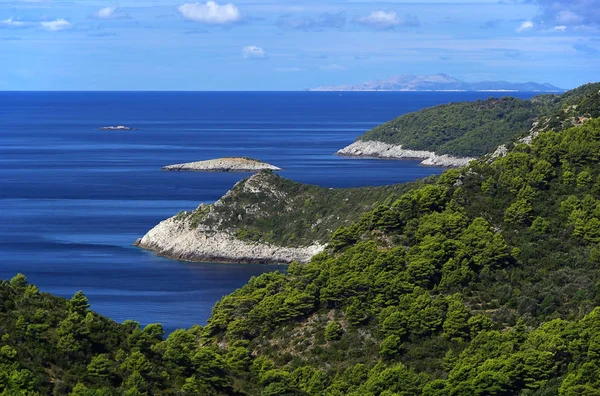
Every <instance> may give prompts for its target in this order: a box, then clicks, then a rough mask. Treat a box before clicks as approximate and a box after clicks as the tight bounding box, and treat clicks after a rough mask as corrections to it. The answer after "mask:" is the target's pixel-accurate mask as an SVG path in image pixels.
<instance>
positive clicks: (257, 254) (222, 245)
mask: <svg viewBox="0 0 600 396" xmlns="http://www.w3.org/2000/svg"><path fill="white" fill-rule="evenodd" d="M134 245H135V246H137V247H140V248H142V249H146V250H152V251H154V252H156V253H157V254H158V255H159V256H164V257H168V258H171V259H174V260H179V261H188V262H216V263H225V264H227V263H229V264H231V263H236V264H290V263H292V262H294V261H297V262H299V263H303V264H304V263H307V262H308V261H309V260H310V259H311V257H312V256H314V255H315V254H317V253H320V252H322V251H323V250H324V249H325V245H320V244H318V243H317V244H314V245H311V246H307V247H285V246H278V245H270V244H265V243H249V242H245V241H242V240H240V239H238V238H236V237H235V236H234V235H232V234H231V233H229V232H225V231H214V230H210V229H207V228H203V227H198V228H193V227H191V226H190V223H189V222H188V221H182V220H176V219H175V216H173V217H170V218H168V219H166V220H163V221H161V222H160V223H159V224H158V225H156V226H155V227H154V228H152V229H151V230H150V231H148V232H147V233H146V235H144V236H143V237H142V238H140V239H138V240H136V241H135V243H134Z"/></svg>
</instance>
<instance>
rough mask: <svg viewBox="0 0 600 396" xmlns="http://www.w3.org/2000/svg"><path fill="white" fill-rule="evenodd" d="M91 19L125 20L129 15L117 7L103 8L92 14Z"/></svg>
mask: <svg viewBox="0 0 600 396" xmlns="http://www.w3.org/2000/svg"><path fill="white" fill-rule="evenodd" d="M92 18H93V19H127V18H129V15H128V14H127V13H125V12H123V11H121V10H120V9H119V8H117V7H104V8H100V9H99V10H96V11H95V12H94V13H92Z"/></svg>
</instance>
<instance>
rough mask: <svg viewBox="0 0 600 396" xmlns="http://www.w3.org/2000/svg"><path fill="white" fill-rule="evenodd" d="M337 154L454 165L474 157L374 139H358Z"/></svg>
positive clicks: (462, 164)
mask: <svg viewBox="0 0 600 396" xmlns="http://www.w3.org/2000/svg"><path fill="white" fill-rule="evenodd" d="M336 154H337V155H343V156H349V157H372V158H388V159H420V160H422V161H421V165H426V166H442V167H454V166H464V165H467V164H468V163H469V162H471V161H473V160H474V159H475V158H472V157H453V156H451V155H447V154H442V155H438V154H436V153H434V152H433V151H425V150H410V149H404V148H402V146H401V145H393V144H388V143H383V142H378V141H375V140H358V141H356V142H354V143H352V144H351V145H349V146H346V147H344V148H343V149H341V150H339V151H338V152H337V153H336Z"/></svg>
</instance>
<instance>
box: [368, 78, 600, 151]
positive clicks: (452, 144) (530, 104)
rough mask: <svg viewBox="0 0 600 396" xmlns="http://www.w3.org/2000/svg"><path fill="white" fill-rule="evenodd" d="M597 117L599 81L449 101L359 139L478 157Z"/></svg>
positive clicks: (372, 131)
mask: <svg viewBox="0 0 600 396" xmlns="http://www.w3.org/2000/svg"><path fill="white" fill-rule="evenodd" d="M599 116H600V84H588V85H584V86H582V87H580V88H577V89H575V90H572V91H569V92H567V93H565V94H563V95H539V96H536V97H534V98H533V99H531V100H520V99H515V98H511V97H503V98H499V99H498V98H490V99H487V100H478V101H475V102H461V103H450V104H446V105H441V106H436V107H432V108H428V109H424V110H420V111H417V112H414V113H409V114H405V115H403V116H400V117H398V118H396V119H395V120H392V121H389V122H387V123H385V124H382V125H379V126H377V127H375V128H374V129H372V130H370V131H368V132H367V133H365V134H364V135H362V136H361V137H360V138H359V139H360V140H376V141H380V142H384V143H389V144H394V145H402V146H403V147H404V148H408V149H414V150H427V151H434V152H436V153H438V154H450V155H455V156H462V157H479V156H482V155H484V154H487V153H490V152H493V151H494V150H495V149H496V147H498V146H500V145H501V144H505V143H508V142H511V141H514V140H515V139H517V138H519V137H522V136H524V135H525V134H527V132H528V131H529V130H530V129H531V128H532V126H533V124H534V122H536V121H537V124H535V129H536V130H542V131H543V130H549V129H555V130H558V129H564V128H568V127H569V126H572V125H577V124H580V123H581V122H582V120H583V119H585V118H589V117H599Z"/></svg>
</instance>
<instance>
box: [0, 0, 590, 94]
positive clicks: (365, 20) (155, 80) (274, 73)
mask: <svg viewBox="0 0 600 396" xmlns="http://www.w3.org/2000/svg"><path fill="white" fill-rule="evenodd" d="M436 73H445V74H448V75H451V76H453V77H455V78H458V79H461V80H464V81H469V82H475V81H483V80H505V81H510V82H526V81H535V82H541V83H544V82H547V83H551V84H554V85H556V86H559V87H561V88H566V89H569V88H574V87H576V86H578V85H581V84H584V83H587V82H592V81H600V0H460V1H456V0H424V1H415V0H412V1H406V0H389V1H386V2H381V1H372V0H231V1H229V0H217V1H200V2H196V1H194V0H188V1H187V2H186V1H185V0H120V1H118V2H112V1H111V0H0V90H299V89H305V88H312V87H318V86H322V85H338V84H355V83H361V82H365V81H370V80H378V79H385V78H388V77H391V76H395V75H400V74H415V75H425V74H436Z"/></svg>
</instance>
